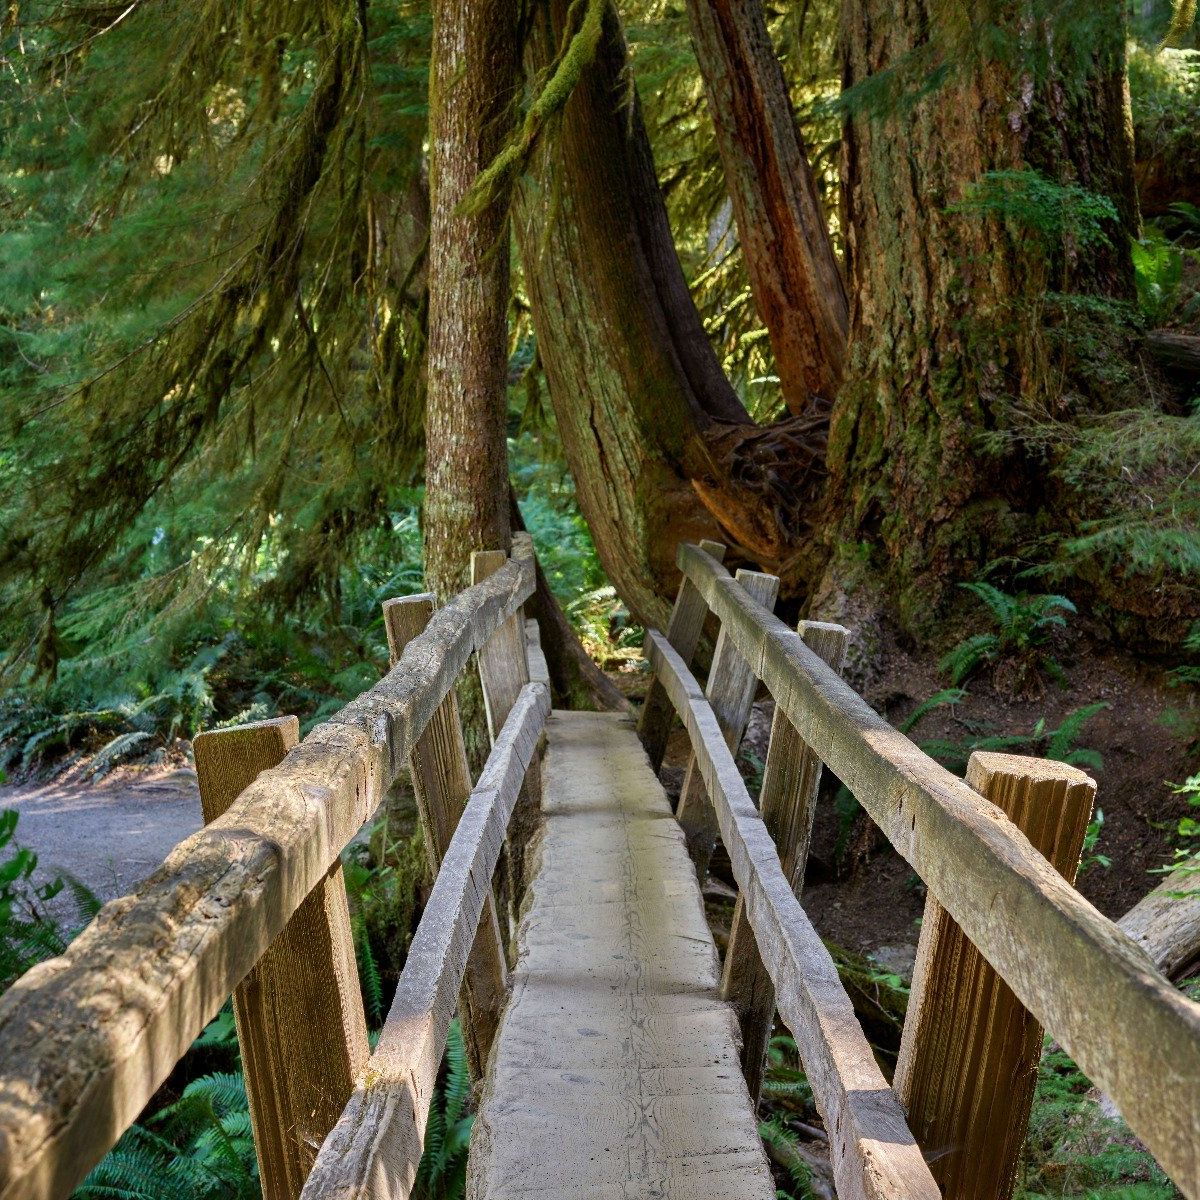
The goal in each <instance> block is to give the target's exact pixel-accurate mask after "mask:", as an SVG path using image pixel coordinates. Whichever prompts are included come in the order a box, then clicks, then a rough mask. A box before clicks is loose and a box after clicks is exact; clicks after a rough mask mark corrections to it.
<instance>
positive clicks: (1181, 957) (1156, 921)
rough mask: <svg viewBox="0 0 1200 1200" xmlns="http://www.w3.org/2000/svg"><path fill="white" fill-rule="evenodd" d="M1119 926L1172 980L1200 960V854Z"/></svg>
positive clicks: (1149, 896)
mask: <svg viewBox="0 0 1200 1200" xmlns="http://www.w3.org/2000/svg"><path fill="white" fill-rule="evenodd" d="M1117 927H1118V928H1119V929H1120V930H1121V931H1122V932H1123V933H1125V934H1128V936H1129V937H1131V938H1132V939H1133V941H1134V944H1135V945H1137V946H1140V947H1141V948H1142V949H1143V950H1145V952H1146V953H1147V954H1148V955H1149V956H1150V961H1151V962H1152V963H1154V965H1155V966H1156V967H1157V968H1158V969H1159V970H1160V971H1161V972H1162V973H1163V974H1164V975H1167V976H1169V977H1173V976H1174V975H1175V973H1176V971H1179V970H1180V969H1181V968H1183V967H1186V966H1187V965H1188V964H1189V963H1192V962H1194V961H1195V960H1196V959H1197V958H1200V855H1194V856H1193V857H1192V858H1191V859H1189V860H1188V861H1187V862H1185V863H1184V864H1183V865H1182V866H1179V867H1176V868H1175V870H1174V871H1172V872H1171V873H1170V874H1169V875H1168V876H1167V877H1166V878H1165V879H1164V880H1163V881H1162V883H1160V884H1159V885H1158V887H1156V888H1155V889H1154V890H1153V891H1152V892H1150V893H1148V894H1147V895H1145V896H1143V897H1142V898H1141V900H1139V901H1138V902H1137V903H1136V904H1135V905H1134V906H1133V907H1132V908H1131V909H1130V910H1129V911H1128V912H1127V913H1126V914H1125V915H1124V916H1123V917H1122V918H1121V919H1120V920H1119V921H1118V922H1117Z"/></svg>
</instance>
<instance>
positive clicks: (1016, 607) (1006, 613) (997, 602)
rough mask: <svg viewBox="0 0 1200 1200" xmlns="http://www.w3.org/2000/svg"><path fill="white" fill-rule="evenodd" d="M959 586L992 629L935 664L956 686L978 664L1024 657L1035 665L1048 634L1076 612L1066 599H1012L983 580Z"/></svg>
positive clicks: (974, 636) (1023, 594) (1025, 596)
mask: <svg viewBox="0 0 1200 1200" xmlns="http://www.w3.org/2000/svg"><path fill="white" fill-rule="evenodd" d="M959 586H960V587H963V588H966V590H967V591H969V592H971V593H972V594H973V595H974V596H976V597H977V598H978V599H979V600H981V601H982V602H983V603H984V605H986V607H987V610H988V612H989V614H990V615H991V618H992V622H993V624H994V625H995V629H993V630H989V631H988V632H986V633H977V634H972V635H971V636H970V637H968V638H966V639H964V640H963V641H961V642H959V643H958V645H957V646H955V647H954V648H953V649H952V650H951V651H950V652H949V653H948V654H946V655H945V656H944V657H943V658H942V659H941V661H940V662H939V663H938V667H939V669H940V670H942V671H945V672H946V673H947V674H948V675H949V676H950V680H951V682H952V683H954V684H956V685H957V684H960V683H962V681H963V680H964V679H966V678H967V676H968V675H970V674H971V672H972V671H974V670H975V669H976V668H977V667H979V666H980V665H981V664H983V663H992V662H995V661H996V660H997V659H999V658H1000V657H1002V656H1003V655H1006V654H1016V655H1020V656H1023V657H1025V658H1026V659H1029V660H1031V661H1033V662H1034V664H1035V665H1036V663H1037V661H1038V658H1039V652H1040V649H1041V648H1042V647H1044V646H1045V645H1046V643H1047V642H1048V641H1049V640H1050V634H1051V633H1052V632H1053V631H1054V630H1055V629H1059V628H1063V627H1065V626H1066V623H1067V621H1066V617H1065V616H1064V614H1065V613H1074V612H1075V611H1076V610H1075V605H1074V604H1072V603H1071V601H1070V600H1068V599H1067V598H1066V596H1055V595H1048V594H1041V595H1039V594H1033V593H1030V592H1021V593H1020V594H1019V595H1015V596H1012V595H1009V594H1008V593H1007V592H1004V591H1001V590H1000V589H999V588H998V587H996V586H995V585H994V584H991V583H988V582H986V581H985V580H976V581H975V582H973V583H964V584H960V585H959ZM1047 661H1048V662H1051V663H1052V660H1047Z"/></svg>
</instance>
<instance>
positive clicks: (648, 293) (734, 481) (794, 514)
mask: <svg viewBox="0 0 1200 1200" xmlns="http://www.w3.org/2000/svg"><path fill="white" fill-rule="evenodd" d="M567 31H568V4H567V3H566V0H545V2H544V3H542V4H540V5H539V6H538V7H537V9H536V10H535V11H534V13H533V16H532V18H531V28H530V34H529V37H528V39H527V48H528V49H527V55H528V58H527V73H528V75H529V77H530V78H533V79H538V78H541V77H542V76H543V73H544V71H545V70H546V68H547V67H548V66H549V64H550V63H551V62H552V61H553V59H554V56H555V53H556V51H557V48H558V47H559V46H560V45H561V44H562V43H563V39H564V34H565V33H567ZM627 68H628V64H627V61H626V50H625V43H624V38H623V36H622V33H621V28H620V23H619V20H618V18H617V15H616V12H615V10H614V9H613V8H612V6H611V5H606V8H605V13H604V20H603V36H602V38H601V44H600V47H599V50H598V52H597V55H596V57H595V58H594V60H593V61H592V62H591V63H589V64H588V65H587V66H586V67H585V68H584V70H583V72H582V76H581V78H580V80H579V82H578V84H577V85H576V86H575V88H574V91H573V92H572V95H571V98H570V100H569V101H568V102H567V105H566V108H565V110H564V112H563V114H562V117H561V123H560V125H559V127H558V129H557V130H556V133H555V137H554V138H553V144H552V146H550V147H546V146H543V147H542V148H541V149H540V151H539V152H538V154H537V155H536V156H535V162H534V164H533V168H532V171H531V173H530V174H529V175H527V176H526V177H525V178H523V180H522V182H521V184H520V185H519V187H518V188H517V193H516V203H515V210H514V211H515V223H516V234H517V240H518V244H519V246H520V250H521V257H522V263H523V267H524V273H525V282H526V286H527V288H528V291H529V294H530V298H531V300H532V307H533V314H534V326H535V329H536V332H537V338H538V353H539V355H540V357H541V361H542V363H543V366H544V368H545V371H546V377H547V380H548V381H549V385H550V397H551V403H552V404H553V407H554V412H555V416H556V418H557V422H558V431H559V435H560V437H561V439H562V443H563V447H564V450H565V453H566V457H567V460H568V463H569V465H570V467H571V471H572V473H573V475H574V477H575V482H576V487H577V495H578V498H579V505H580V508H581V510H582V512H583V515H584V517H585V518H586V519H587V522H588V525H589V527H590V528H591V532H592V536H593V538H594V539H595V543H596V549H597V552H598V553H599V555H600V560H601V562H602V563H603V565H604V569H605V571H606V572H607V574H608V576H609V578H610V579H611V580H612V581H613V584H614V585H615V586H616V588H617V590H618V592H619V593H620V595H621V597H622V599H623V600H624V601H625V603H626V604H627V605H628V607H629V609H630V612H631V613H632V614H633V616H634V618H635V619H636V620H638V621H640V622H641V623H643V624H652V625H656V626H658V627H660V628H663V627H665V625H664V622H665V621H666V619H667V615H668V610H669V597H670V596H671V595H673V592H674V587H675V583H676V582H677V579H678V575H677V572H676V570H675V565H674V560H675V547H676V544H677V543H678V542H680V541H682V540H689V541H696V540H698V539H700V538H704V537H711V538H714V539H716V540H720V541H724V542H726V543H727V544H729V545H730V546H731V549H732V550H733V551H734V552H735V553H740V555H741V556H742V557H743V558H746V559H750V560H752V561H755V562H758V563H761V564H764V565H767V566H768V567H771V566H777V565H778V564H780V563H781V562H783V561H785V560H787V559H788V558H789V557H790V556H791V555H792V554H794V553H795V552H796V549H797V546H798V544H800V543H801V542H802V540H803V533H804V532H805V530H806V527H807V524H808V520H809V519H810V518H811V507H812V505H811V498H812V495H813V493H814V486H815V482H816V481H817V480H819V478H820V462H821V459H822V457H823V431H822V430H821V428H820V423H819V422H817V423H816V424H815V425H814V423H813V422H812V420H811V419H810V418H807V417H806V418H801V419H800V421H799V423H798V424H792V425H788V424H786V423H785V424H784V425H782V426H779V427H773V428H770V429H759V428H758V427H757V426H755V425H754V424H753V423H752V422H751V420H750V418H749V416H748V415H747V413H746V411H745V409H744V407H743V406H742V404H741V402H740V401H739V400H738V398H737V396H736V395H735V394H734V392H733V390H732V388H731V387H730V385H729V382H728V381H727V380H726V378H725V376H724V374H723V372H722V370H721V367H720V364H719V363H718V361H717V358H716V355H715V354H714V352H713V350H712V347H711V346H710V345H709V343H708V340H707V337H706V335H705V332H704V328H703V326H702V325H701V322H700V319H699V316H698V314H697V312H696V309H695V306H694V305H693V303H692V300H691V296H690V295H689V293H688V289H687V283H686V281H685V279H684V276H683V271H682V268H681V267H680V264H679V260H678V257H677V255H676V252H675V247H674V244H673V242H672V239H671V231H670V227H669V225H668V222H667V215H666V210H665V207H664V205H663V201H662V196H661V193H660V191H659V186H658V180H657V177H656V175H655V171H654V162H653V158H652V156H651V152H650V145H649V141H648V139H647V137H646V131H645V128H644V126H643V123H642V117H641V111H640V108H639V105H638V101H637V96H636V93H635V92H634V91H633V90H632V89H631V88H630V86H629V78H628V69H627Z"/></svg>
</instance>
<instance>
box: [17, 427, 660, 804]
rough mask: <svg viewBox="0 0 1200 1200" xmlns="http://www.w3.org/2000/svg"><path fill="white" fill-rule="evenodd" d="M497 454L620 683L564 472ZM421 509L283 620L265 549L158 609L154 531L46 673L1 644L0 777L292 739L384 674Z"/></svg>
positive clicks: (617, 653)
mask: <svg viewBox="0 0 1200 1200" xmlns="http://www.w3.org/2000/svg"><path fill="white" fill-rule="evenodd" d="M510 448H511V454H512V458H513V478H514V487H515V489H516V492H517V496H518V500H519V503H520V508H521V513H522V518H523V520H524V522H525V525H526V526H527V528H528V529H529V532H530V533H531V535H532V537H533V539H534V544H535V546H536V548H537V551H538V558H539V561H540V562H541V565H542V568H543V570H544V571H545V573H546V577H547V580H548V582H549V584H550V587H551V589H552V590H553V591H554V592H555V594H556V595H557V596H558V597H559V599H560V602H561V603H562V604H563V607H564V610H565V611H566V614H567V616H568V618H569V619H570V621H571V622H572V624H573V626H574V628H575V630H576V632H577V633H578V635H579V637H580V638H581V640H582V642H583V644H584V646H585V647H586V649H587V650H588V652H589V653H590V654H591V655H592V656H593V657H594V658H595V659H596V660H597V661H598V662H599V663H600V664H601V666H603V667H605V668H606V669H609V670H615V671H627V670H633V669H634V666H635V663H636V662H637V661H638V660H639V658H640V650H639V648H638V647H639V643H640V630H638V629H637V628H636V627H635V626H632V625H631V624H630V621H629V614H628V612H627V611H626V610H625V608H624V606H623V605H622V604H621V602H620V600H619V599H618V597H617V595H616V593H615V591H614V589H613V588H612V586H611V585H610V584H609V583H608V580H607V578H606V576H605V574H604V571H603V569H602V568H601V566H600V561H599V558H598V557H597V554H596V550H595V547H594V545H593V544H592V540H591V535H590V534H589V532H588V529H587V525H586V523H585V522H584V520H583V518H582V517H581V516H580V513H579V510H578V507H577V505H576V503H575V494H574V484H573V482H572V480H571V476H570V474H569V473H568V472H567V471H566V469H565V468H564V467H563V466H562V464H561V463H560V462H558V461H557V460H554V459H548V460H543V459H542V458H541V457H539V452H538V439H537V438H534V437H531V436H522V437H521V438H517V439H514V440H513V441H512V443H511V444H510ZM423 498H424V497H423V489H420V488H411V489H405V490H403V491H401V492H400V493H399V494H398V495H397V497H396V506H395V508H394V510H393V511H392V512H391V513H390V514H389V516H388V521H387V527H386V529H381V530H380V531H378V534H377V536H375V537H373V538H368V539H366V540H364V541H362V542H361V544H360V545H359V546H358V547H357V551H358V553H357V556H356V557H355V559H354V562H353V564H352V565H346V566H344V567H342V568H340V569H339V570H338V572H337V573H336V574H335V575H334V576H333V577H332V578H331V580H330V581H329V583H328V585H327V587H326V593H327V594H326V595H325V596H324V597H322V598H321V599H320V600H319V602H313V603H301V604H297V605H295V606H293V607H291V608H287V607H276V606H274V605H273V604H272V603H271V602H270V597H271V596H272V595H273V590H272V589H273V588H274V587H275V586H276V585H277V582H278V580H279V578H280V577H281V576H282V575H283V574H284V573H285V572H286V569H287V554H286V551H284V550H281V549H280V550H272V549H271V548H270V547H269V546H268V548H264V549H263V550H261V551H260V553H259V555H258V558H257V561H256V563H255V569H254V571H253V572H250V573H249V574H248V575H247V574H246V573H239V572H233V571H231V570H230V569H228V565H227V564H226V563H225V559H224V558H222V557H221V556H219V555H218V556H217V557H216V559H213V563H216V564H219V565H210V566H209V567H206V566H205V564H206V563H208V562H209V559H212V557H213V556H212V555H211V554H208V557H207V558H203V559H199V560H197V562H196V563H194V564H193V567H192V570H193V572H194V573H197V578H196V580H195V581H194V582H193V584H192V585H190V590H188V591H187V592H186V594H185V595H182V596H174V595H173V596H171V597H170V598H169V599H164V598H163V595H162V591H163V584H162V579H161V578H160V577H161V575H162V573H163V570H164V567H165V565H166V564H167V562H168V561H169V559H168V548H169V546H170V543H171V541H172V538H171V536H170V531H169V530H167V529H166V528H165V527H164V528H160V529H158V530H156V531H154V532H153V533H152V534H151V535H150V537H149V542H150V544H149V545H148V546H147V547H146V548H145V552H144V554H143V555H142V557H141V558H140V559H136V560H135V561H133V562H131V563H130V564H127V571H126V575H125V577H124V578H122V579H121V580H120V581H118V582H110V583H108V584H106V585H105V586H101V587H97V588H95V589H93V590H91V591H85V592H83V593H82V594H80V595H79V596H77V597H75V598H73V599H72V600H71V601H69V602H68V603H67V604H66V605H65V606H64V608H63V611H62V613H61V614H60V616H59V617H58V619H57V625H56V628H55V631H54V665H53V668H52V669H51V668H48V667H45V664H43V667H42V668H41V669H39V668H38V667H36V666H35V665H33V664H29V663H28V662H25V665H23V666H22V665H21V664H20V663H19V662H18V663H17V665H16V666H14V665H13V655H15V654H16V653H17V651H18V650H19V649H20V647H19V646H15V645H11V644H10V645H8V646H4V645H2V644H0V659H3V658H4V657H5V655H6V654H7V656H8V659H9V661H8V663H6V664H5V665H4V667H3V668H0V685H2V686H3V692H2V694H0V772H4V773H7V774H8V775H9V776H10V777H12V778H15V779H22V778H29V777H43V778H44V777H47V776H51V775H55V774H59V773H62V772H65V771H71V772H72V775H73V776H78V777H79V778H80V779H81V781H84V782H86V781H95V780H98V779H100V778H102V777H103V776H104V775H106V774H107V773H108V772H110V771H111V770H113V768H114V767H117V766H120V765H122V764H128V763H147V762H148V763H151V764H153V763H156V762H164V761H170V760H172V759H181V758H182V754H183V752H184V751H183V749H182V748H181V747H183V746H184V743H183V742H182V741H180V739H188V738H191V737H192V736H193V734H194V733H196V732H197V731H198V730H200V729H208V728H214V727H220V726H223V725H234V724H240V723H242V722H246V721H255V720H262V719H264V718H267V717H272V716H276V715H279V714H282V713H295V714H296V715H298V716H299V717H300V720H301V727H302V729H303V730H304V731H307V729H308V728H310V727H311V726H312V725H314V724H315V723H316V722H318V721H320V720H322V719H324V718H325V717H327V716H328V715H329V714H330V713H332V712H335V711H336V710H337V709H338V708H340V707H341V706H342V705H344V704H345V703H346V702H347V701H348V700H351V699H353V698H354V697H355V696H357V695H358V694H359V693H360V692H362V691H363V690H365V689H366V688H368V687H370V686H371V685H372V684H374V683H375V682H377V681H378V680H379V678H380V677H381V676H382V674H383V673H384V671H386V669H387V662H388V658H387V640H386V636H385V633H384V629H383V621H382V614H381V605H382V603H383V601H384V600H386V599H389V598H390V597H392V596H403V595H411V594H413V593H415V592H419V591H422V590H423V589H424V573H423V568H422V564H421V529H420V509H421V504H422V502H423ZM164 520H165V518H164ZM214 520H215V518H214ZM156 539H157V540H156ZM175 552H178V548H177V547H176V548H175ZM231 552H232V551H231ZM206 553H208V552H207V551H206ZM3 633H4V628H3V622H2V621H0V636H3ZM5 672H6V673H7V674H5ZM0 778H2V776H0Z"/></svg>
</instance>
